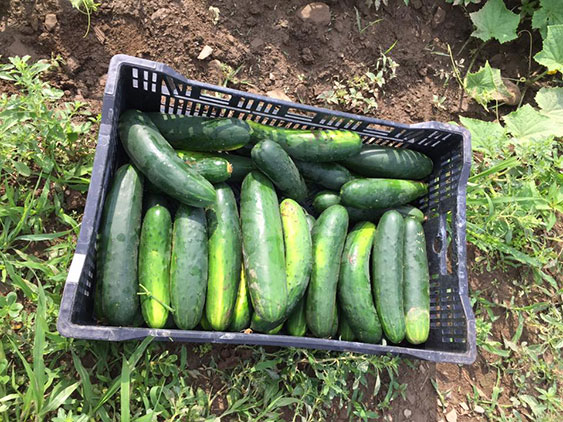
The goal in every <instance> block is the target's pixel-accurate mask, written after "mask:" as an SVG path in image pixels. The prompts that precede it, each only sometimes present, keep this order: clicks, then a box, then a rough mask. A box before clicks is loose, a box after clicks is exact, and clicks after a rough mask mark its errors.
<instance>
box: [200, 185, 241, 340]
mask: <svg viewBox="0 0 563 422" xmlns="http://www.w3.org/2000/svg"><path fill="white" fill-rule="evenodd" d="M216 191H217V200H216V201H215V204H213V205H212V206H211V207H210V208H209V209H208V211H207V225H208V230H209V277H208V281H207V283H208V284H207V303H206V306H205V312H206V315H207V320H208V321H209V324H210V325H211V327H212V328H213V329H214V330H216V331H224V330H226V329H227V328H228V327H229V325H230V323H231V317H232V315H233V310H234V307H235V302H236V299H237V292H238V285H239V280H240V269H241V260H242V240H241V231H240V223H239V214H238V210H237V203H236V200H235V195H234V194H233V191H232V190H231V188H230V187H229V186H228V185H226V184H225V183H220V184H218V185H216Z"/></svg>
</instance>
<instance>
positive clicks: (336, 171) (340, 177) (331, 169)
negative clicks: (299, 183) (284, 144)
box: [295, 160, 352, 190]
mask: <svg viewBox="0 0 563 422" xmlns="http://www.w3.org/2000/svg"><path fill="white" fill-rule="evenodd" d="M295 165H296V166H297V168H298V169H299V171H300V172H301V174H302V175H303V177H304V178H305V179H308V180H311V181H312V182H315V183H317V184H318V185H321V186H323V187H325V188H327V189H333V190H338V189H340V187H341V186H342V185H343V184H344V183H346V182H348V181H350V180H352V175H351V174H350V172H349V171H348V169H347V168H346V167H343V166H341V165H340V164H337V163H310V162H307V161H299V160H295Z"/></svg>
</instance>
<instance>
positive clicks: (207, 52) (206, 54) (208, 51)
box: [197, 45, 213, 60]
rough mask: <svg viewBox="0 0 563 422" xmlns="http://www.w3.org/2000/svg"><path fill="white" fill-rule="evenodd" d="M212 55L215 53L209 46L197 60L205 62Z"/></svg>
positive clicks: (201, 52)
mask: <svg viewBox="0 0 563 422" xmlns="http://www.w3.org/2000/svg"><path fill="white" fill-rule="evenodd" d="M211 53H213V49H212V48H211V47H209V46H208V45H206V46H204V47H203V48H202V49H201V51H200V53H199V56H197V59H198V60H205V59H206V58H208V57H209V56H211Z"/></svg>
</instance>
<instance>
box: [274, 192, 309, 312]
mask: <svg viewBox="0 0 563 422" xmlns="http://www.w3.org/2000/svg"><path fill="white" fill-rule="evenodd" d="M280 215H281V220H282V228H283V240H284V246H285V276H286V281H287V310H286V315H289V313H290V312H291V311H292V310H293V308H295V306H296V305H297V302H299V301H300V300H301V298H302V297H303V295H304V294H305V290H307V285H308V284H309V277H310V276H311V267H312V265H313V250H312V248H313V246H312V243H311V232H310V230H309V224H308V223H307V218H306V217H305V212H304V211H303V208H301V206H300V205H299V204H298V203H297V202H295V201H294V200H292V199H284V200H283V201H282V203H281V204H280Z"/></svg>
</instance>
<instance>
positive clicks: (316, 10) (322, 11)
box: [297, 2, 330, 25]
mask: <svg viewBox="0 0 563 422" xmlns="http://www.w3.org/2000/svg"><path fill="white" fill-rule="evenodd" d="M297 16H298V17H299V19H301V20H302V21H304V22H311V23H314V24H316V25H328V24H329V23H330V7H328V4H326V3H320V2H315V3H309V4H307V5H306V6H304V7H302V8H301V10H299V12H297Z"/></svg>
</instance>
